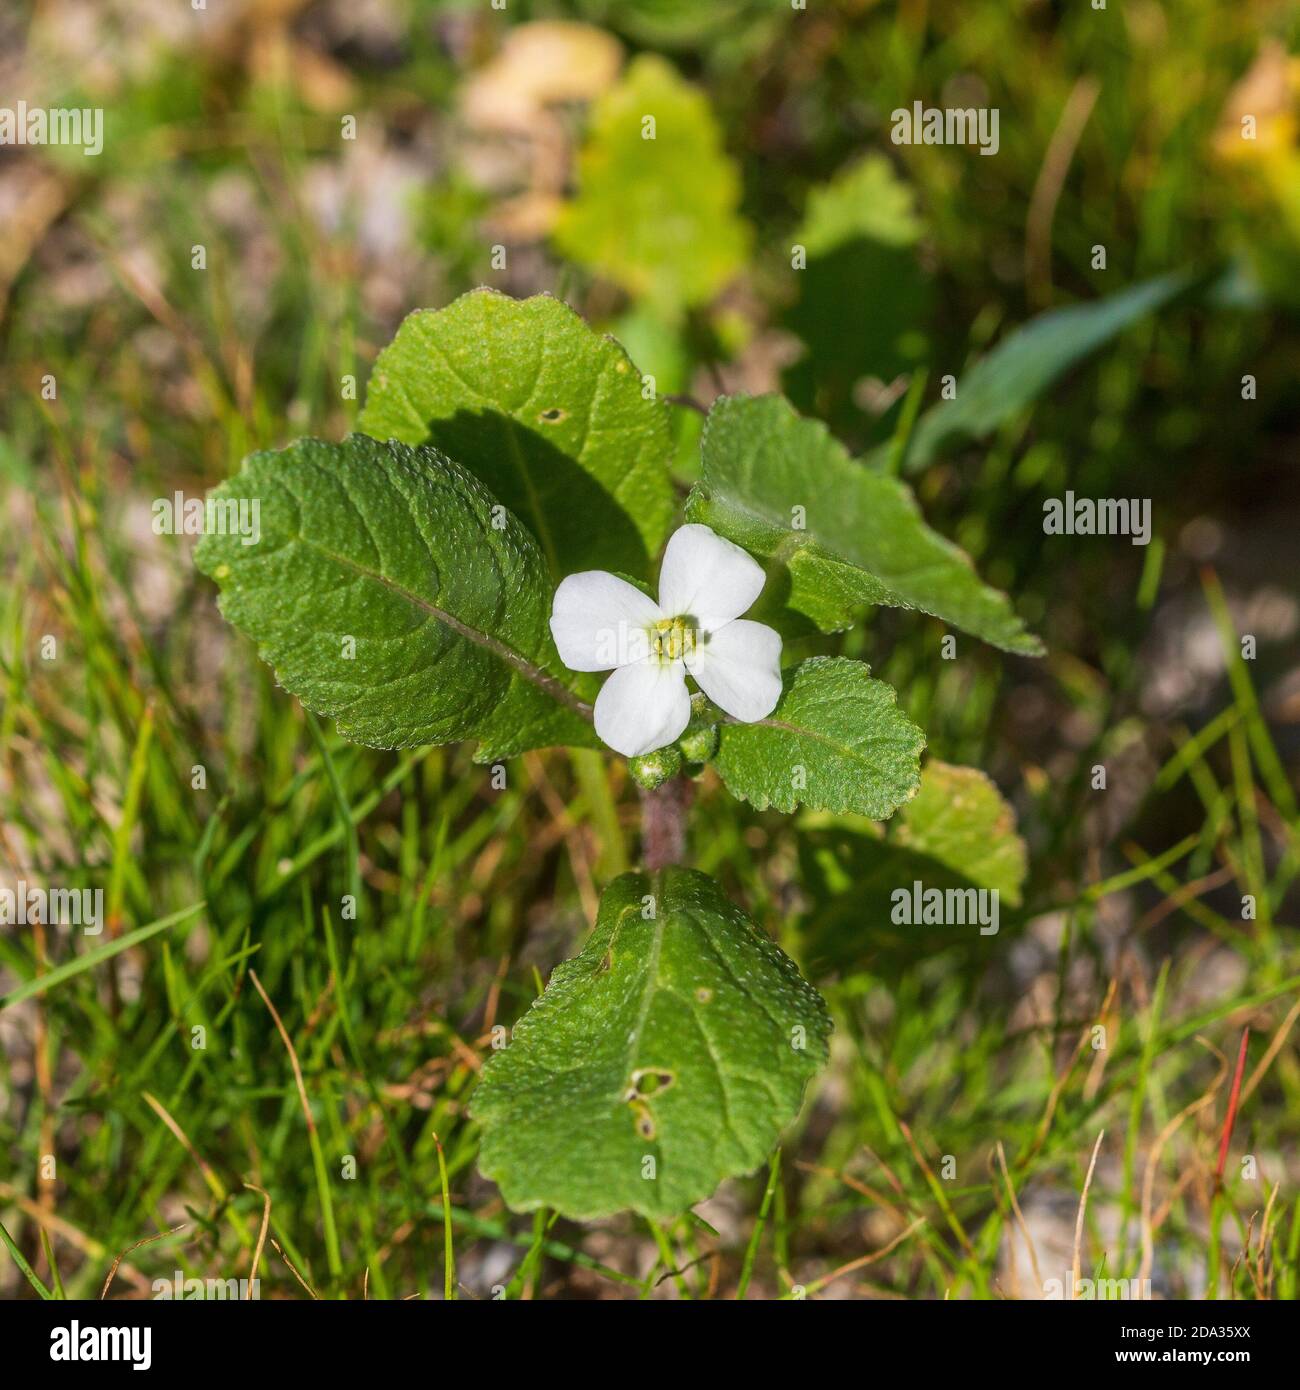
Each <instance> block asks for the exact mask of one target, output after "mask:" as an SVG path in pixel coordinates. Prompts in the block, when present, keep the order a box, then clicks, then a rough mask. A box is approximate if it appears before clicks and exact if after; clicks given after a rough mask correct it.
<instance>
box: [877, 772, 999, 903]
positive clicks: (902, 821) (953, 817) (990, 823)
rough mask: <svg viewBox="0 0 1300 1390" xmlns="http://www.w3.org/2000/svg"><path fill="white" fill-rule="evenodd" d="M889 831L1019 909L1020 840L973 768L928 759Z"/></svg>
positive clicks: (988, 781)
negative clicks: (912, 793) (916, 789)
mask: <svg viewBox="0 0 1300 1390" xmlns="http://www.w3.org/2000/svg"><path fill="white" fill-rule="evenodd" d="M890 830H891V834H890V838H891V839H892V840H893V842H894V843H895V844H898V845H902V846H904V847H905V848H907V849H909V850H912V851H913V852H914V853H916V854H923V855H926V856H927V857H928V858H930V859H932V860H934V861H935V862H936V863H939V864H942V865H944V866H945V867H946V868H949V869H951V870H952V871H953V872H954V873H957V874H960V875H961V876H962V877H963V878H965V879H966V880H967V881H969V882H970V883H973V884H975V885H976V886H977V887H980V888H995V889H996V890H997V891H998V893H999V894H1000V896H1001V897H1002V899H1003V901H1004V902H1005V903H1006V904H1007V905H1008V906H1010V907H1019V906H1020V890H1021V885H1022V884H1023V883H1024V881H1025V869H1026V864H1025V859H1026V852H1025V842H1024V841H1023V840H1022V839H1021V838H1020V836H1019V835H1017V834H1016V814H1015V812H1014V811H1013V810H1012V809H1011V807H1010V805H1009V804H1008V803H1007V802H1006V800H1004V798H1003V796H1002V793H1001V792H1000V791H998V788H997V784H996V783H995V782H994V781H993V779H992V778H991V777H989V776H988V775H987V774H986V773H983V772H981V771H980V770H979V768H975V767H956V766H954V765H953V764H951V763H941V762H938V761H936V760H935V759H933V758H932V759H931V760H930V761H929V762H928V763H926V765H925V770H924V771H923V772H922V773H921V790H920V791H919V792H918V793H917V794H916V796H915V797H914V798H913V799H912V800H911V801H909V802H908V804H907V805H906V806H905V807H904V808H903V810H902V812H901V813H900V815H899V817H898V819H897V820H896V821H895V822H894V824H893V825H892V826H891V828H890Z"/></svg>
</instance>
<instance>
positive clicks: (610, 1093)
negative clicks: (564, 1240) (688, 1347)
mask: <svg viewBox="0 0 1300 1390" xmlns="http://www.w3.org/2000/svg"><path fill="white" fill-rule="evenodd" d="M651 903H652V906H651V905H650V904H651ZM650 911H653V917H651V918H649V919H647V916H646V914H647V913H648V912H650ZM830 1026H831V1025H830V1019H829V1017H828V1015H827V1013H826V1006H825V1005H824V1004H823V1002H822V999H821V996H820V995H819V994H818V993H817V991H816V990H814V989H813V988H812V987H811V986H810V985H809V984H807V983H806V981H805V980H804V979H803V978H802V976H801V975H800V974H799V971H798V969H797V968H796V966H795V965H794V963H793V962H792V961H791V960H790V959H789V958H788V957H787V956H785V955H784V954H782V952H781V951H780V950H779V948H778V947H777V946H776V945H775V944H774V943H773V942H772V941H771V940H770V939H769V938H768V937H767V936H766V935H765V934H764V933H763V932H762V931H761V930H760V929H759V928H758V927H757V926H756V925H755V924H754V923H753V922H752V921H751V920H750V919H749V918H748V917H747V916H746V915H745V914H744V913H743V912H741V911H740V909H739V908H738V907H736V906H735V905H734V904H732V903H730V902H728V901H727V899H726V898H725V897H724V896H723V893H722V890H721V888H720V887H719V886H718V884H717V883H715V882H714V881H713V880H712V879H711V878H709V877H707V876H706V875H704V874H700V873H696V872H694V871H693V870H690V869H667V870H665V871H664V872H663V873H662V874H660V875H656V876H655V877H653V878H651V877H649V876H647V875H645V874H624V875H623V876H622V877H621V878H617V879H615V880H614V882H613V883H611V884H610V885H609V887H608V888H607V889H606V890H605V893H604V896H603V897H602V898H601V903H600V913H599V916H598V917H597V920H596V927H595V930H594V932H593V933H592V935H591V938H590V940H589V941H588V942H587V945H586V946H585V947H584V948H583V951H582V953H581V954H580V955H579V956H578V957H577V958H576V959H574V960H570V961H566V962H565V963H564V964H563V965H560V966H558V967H557V968H556V970H555V973H554V974H553V975H552V976H551V982H550V984H549V986H548V987H547V989H546V992H545V993H544V994H543V995H542V996H541V998H540V999H538V1000H537V1001H536V1002H535V1003H534V1004H533V1006H532V1008H531V1009H530V1010H529V1012H528V1013H527V1015H525V1017H524V1018H522V1019H521V1020H520V1021H519V1023H517V1024H516V1025H515V1028H514V1032H513V1039H512V1041H511V1043H510V1046H509V1047H507V1048H506V1049H505V1050H504V1051H503V1052H500V1053H498V1054H497V1055H496V1056H495V1057H493V1058H492V1059H491V1061H489V1062H488V1064H487V1065H486V1066H485V1067H484V1068H483V1075H482V1079H481V1080H480V1081H479V1084H478V1089H477V1090H476V1091H475V1093H474V1098H473V1104H472V1112H473V1115H474V1118H475V1119H477V1120H478V1121H479V1123H480V1124H481V1125H482V1126H483V1140H482V1145H481V1148H480V1152H479V1167H480V1168H481V1169H482V1171H483V1173H484V1174H485V1175H486V1176H487V1177H489V1178H491V1179H493V1181H495V1182H496V1183H497V1184H498V1185H499V1186H500V1188H501V1193H502V1196H503V1197H504V1198H505V1200H506V1201H507V1203H508V1204H509V1205H510V1206H511V1207H512V1208H514V1209H515V1210H516V1211H528V1210H531V1209H533V1208H535V1207H540V1206H546V1207H552V1208H554V1209H556V1210H557V1211H560V1212H562V1213H563V1214H564V1215H565V1216H568V1217H572V1218H574V1219H577V1220H592V1219H594V1218H596V1217H601V1216H608V1215H609V1214H610V1213H612V1212H615V1211H621V1210H623V1209H625V1208H631V1209H632V1210H634V1211H638V1212H640V1213H641V1214H642V1215H644V1216H648V1217H651V1218H655V1219H664V1218H668V1217H672V1216H675V1215H677V1214H678V1213H679V1212H681V1211H683V1210H684V1209H685V1208H686V1207H688V1206H690V1205H691V1204H692V1203H693V1202H699V1201H702V1200H704V1199H705V1198H706V1197H709V1196H710V1195H712V1193H713V1191H714V1189H715V1188H716V1187H717V1185H718V1184H719V1183H720V1182H721V1181H722V1180H723V1179H724V1178H727V1177H731V1176H734V1175H736V1174H739V1173H749V1172H752V1171H753V1170H754V1169H755V1168H757V1167H758V1166H759V1165H760V1164H761V1163H762V1162H763V1161H764V1160H765V1159H766V1158H767V1157H768V1155H769V1154H770V1152H771V1150H772V1147H773V1145H774V1144H775V1142H776V1138H777V1135H778V1134H779V1132H780V1130H781V1128H782V1127H783V1126H784V1125H786V1124H787V1123H788V1122H789V1121H790V1120H791V1119H793V1118H794V1115H795V1113H796V1111H797V1110H798V1108H799V1102H800V1099H801V1097H802V1095H803V1090H804V1087H805V1085H806V1084H807V1082H808V1080H809V1078H810V1077H811V1076H812V1075H813V1074H814V1073H815V1072H816V1070H817V1069H818V1067H819V1066H820V1065H821V1064H822V1062H823V1061H824V1060H825V1057H826V1040H827V1037H828V1035H829V1033H830ZM647 1160H653V1164H651V1163H649V1162H647Z"/></svg>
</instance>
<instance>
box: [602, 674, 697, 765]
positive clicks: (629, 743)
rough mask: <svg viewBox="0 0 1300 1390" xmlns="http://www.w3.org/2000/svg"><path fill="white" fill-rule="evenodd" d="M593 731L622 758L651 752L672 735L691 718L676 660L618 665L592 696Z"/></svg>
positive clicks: (665, 742) (686, 695) (684, 685)
mask: <svg viewBox="0 0 1300 1390" xmlns="http://www.w3.org/2000/svg"><path fill="white" fill-rule="evenodd" d="M595 715H596V732H597V733H598V734H599V735H600V737H601V738H602V739H603V740H604V742H606V743H607V744H609V746H610V747H611V748H613V749H614V750H615V751H616V752H618V753H622V754H623V756H624V757H627V758H637V757H640V756H641V754H642V753H653V752H654V750H655V749H656V748H662V747H663V746H664V745H665V744H667V743H671V742H672V741H673V740H674V739H675V738H677V737H678V736H679V735H680V734H681V732H682V730H683V729H685V728H686V726H687V724H688V723H689V722H690V718H691V697H690V695H689V694H688V693H687V690H686V671H685V668H684V667H683V666H682V663H681V662H680V661H670V662H659V661H639V662H637V663H636V664H635V665H634V666H620V667H619V668H618V670H617V671H615V672H614V674H613V675H612V676H610V678H609V679H608V680H607V681H606V682H605V684H604V685H603V686H601V688H600V694H599V695H597V696H596V709H595Z"/></svg>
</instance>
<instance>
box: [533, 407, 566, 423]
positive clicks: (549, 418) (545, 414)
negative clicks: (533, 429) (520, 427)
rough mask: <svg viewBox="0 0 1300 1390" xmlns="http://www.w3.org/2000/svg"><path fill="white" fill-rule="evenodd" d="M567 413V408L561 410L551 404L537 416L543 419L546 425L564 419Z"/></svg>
mask: <svg viewBox="0 0 1300 1390" xmlns="http://www.w3.org/2000/svg"><path fill="white" fill-rule="evenodd" d="M568 413H569V412H568V411H567V410H561V409H560V407H559V406H558V405H553V406H552V407H551V408H550V410H543V411H542V413H541V414H540V415H539V416H538V417H537V418H538V419H539V420H543V421H545V422H546V424H548V425H555V424H558V423H559V422H560V421H561V420H563V419H565V418H566V417H567V416H568Z"/></svg>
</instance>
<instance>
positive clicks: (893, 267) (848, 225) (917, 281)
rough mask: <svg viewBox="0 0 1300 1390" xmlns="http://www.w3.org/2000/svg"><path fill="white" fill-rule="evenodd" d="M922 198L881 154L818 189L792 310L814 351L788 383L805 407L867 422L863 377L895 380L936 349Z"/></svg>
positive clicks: (803, 232) (789, 319)
mask: <svg viewBox="0 0 1300 1390" xmlns="http://www.w3.org/2000/svg"><path fill="white" fill-rule="evenodd" d="M915 203H916V199H915V194H914V193H913V191H912V189H911V187H910V186H909V185H908V184H906V183H904V182H903V180H902V179H900V178H899V177H898V175H897V174H896V173H895V172H894V168H893V165H891V164H890V162H889V161H888V160H887V159H886V158H885V157H884V156H883V155H879V154H872V155H868V156H867V157H866V158H865V159H862V160H860V161H858V162H857V163H856V164H854V165H852V166H851V167H850V168H848V169H846V170H843V171H841V172H840V173H838V174H837V175H836V176H835V177H834V178H833V179H832V180H831V181H830V183H828V184H826V185H824V186H822V187H820V188H814V189H813V190H812V192H811V193H810V194H809V196H808V206H807V209H806V212H805V215H804V221H803V224H802V225H801V226H800V228H799V230H798V231H797V232H796V233H795V237H794V240H795V243H796V244H797V245H800V246H802V247H804V249H805V250H806V251H807V253H808V263H807V265H806V266H805V267H804V269H803V270H802V271H800V272H799V273H798V274H797V275H795V276H794V281H795V284H796V285H797V286H798V292H799V297H798V299H797V300H796V301H795V302H794V303H793V304H791V305H790V306H789V308H788V309H787V310H786V311H785V314H784V316H783V324H784V326H785V327H786V328H787V329H789V330H790V331H791V332H792V333H794V334H795V336H796V337H798V338H799V339H800V340H801V341H802V343H803V345H804V352H803V354H802V355H801V356H800V357H799V358H798V359H797V360H796V361H794V362H792V363H791V364H790V366H789V367H788V368H787V369H786V371H785V374H784V376H783V378H782V384H783V386H784V388H785V393H786V395H787V396H789V397H790V399H791V400H792V401H793V402H794V403H795V405H796V406H797V407H798V408H799V409H800V410H801V411H803V412H804V413H805V414H808V415H816V416H818V417H819V418H820V419H823V420H825V421H826V422H827V423H828V424H830V425H831V426H832V427H833V428H836V429H843V430H847V431H851V432H856V431H860V430H862V428H863V426H864V424H866V423H867V416H866V414H865V413H864V412H866V411H867V409H868V406H867V405H866V404H864V401H863V397H862V392H861V387H862V385H863V383H865V382H868V381H869V380H870V379H872V378H875V379H877V380H878V381H880V382H882V383H886V384H888V383H890V382H892V381H893V380H894V379H895V378H896V377H897V376H899V375H900V373H906V372H909V371H911V370H912V369H914V368H915V367H916V366H917V365H919V363H920V362H921V361H922V360H923V359H924V357H925V356H926V355H927V345H926V338H925V333H924V331H923V325H924V324H925V322H926V319H927V315H928V312H929V307H930V300H931V284H930V277H929V276H928V275H927V274H926V273H925V271H924V270H923V269H922V268H921V264H920V261H919V260H918V258H917V254H916V246H915V244H916V242H917V240H918V239H919V237H920V235H921V230H922V223H921V219H920V218H919V217H918V215H917V213H916V207H915ZM872 419H873V421H874V412H873V415H872Z"/></svg>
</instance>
